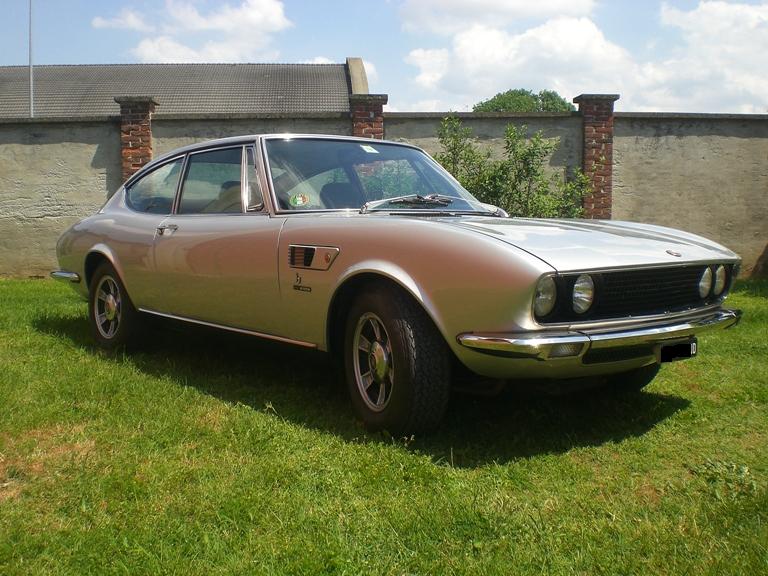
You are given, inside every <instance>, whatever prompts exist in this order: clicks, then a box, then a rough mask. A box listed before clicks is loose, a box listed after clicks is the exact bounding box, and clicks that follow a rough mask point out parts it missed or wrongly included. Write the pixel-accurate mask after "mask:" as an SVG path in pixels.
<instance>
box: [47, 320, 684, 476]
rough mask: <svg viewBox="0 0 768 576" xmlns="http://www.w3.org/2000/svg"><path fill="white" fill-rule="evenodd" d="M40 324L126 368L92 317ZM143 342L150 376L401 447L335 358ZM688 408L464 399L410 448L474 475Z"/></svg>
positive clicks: (208, 341) (647, 400)
mask: <svg viewBox="0 0 768 576" xmlns="http://www.w3.org/2000/svg"><path fill="white" fill-rule="evenodd" d="M32 324H33V327H34V328H35V329H36V330H38V331H39V332H42V333H46V334H52V335H55V336H57V337H65V338H67V339H69V340H70V341H71V342H72V343H73V344H75V345H76V346H78V347H80V348H82V349H84V350H86V351H88V352H89V353H92V354H98V355H100V356H102V357H103V358H104V359H105V361H123V360H122V358H123V357H122V355H119V356H114V357H112V356H110V355H108V354H105V353H104V352H102V351H101V350H99V349H98V348H97V347H96V346H95V344H94V342H93V340H92V338H91V336H90V332H89V327H88V323H87V321H86V319H85V318H84V317H72V316H69V317H64V316H62V317H57V316H40V317H38V318H36V319H34V320H33V323H32ZM143 342H144V344H143V345H142V346H141V347H139V348H138V349H136V350H132V351H130V352H129V358H130V361H131V363H132V364H133V365H134V366H136V367H137V368H138V369H139V370H141V371H142V372H144V373H146V374H149V375H153V376H157V377H168V378H171V379H175V380H177V381H178V382H179V383H180V384H182V385H187V386H193V387H194V388H196V389H198V390H200V391H201V392H204V393H205V394H209V395H211V396H213V397H215V398H218V399H220V400H221V401H224V402H229V403H238V404H242V405H245V406H250V407H251V408H253V409H254V410H263V409H264V408H265V406H270V409H272V410H274V411H275V412H277V413H278V414H279V415H280V417H282V418H285V419H286V420H288V421H291V422H294V423H297V424H300V425H302V426H306V427H308V428H311V429H315V430H319V431H322V432H325V433H331V434H335V435H337V436H339V437H341V438H343V439H345V440H347V441H350V442H367V441H382V440H385V441H389V442H391V441H392V439H391V438H387V437H386V436H385V435H379V434H366V433H365V431H364V430H363V429H362V427H361V425H360V423H359V422H357V421H356V419H355V418H354V417H353V414H352V408H351V405H350V403H349V400H348V398H347V395H346V390H345V388H344V386H343V384H341V374H340V370H339V369H338V366H337V365H336V364H335V363H334V362H333V361H332V358H331V357H330V356H329V355H327V354H324V353H321V352H317V351H313V350H306V349H301V348H297V347H294V346H289V345H285V344H280V343H276V342H270V341H265V340H260V339H257V338H253V337H249V336H242V335H238V334H233V333H228V332H224V331H220V330H214V329H209V328H202V327H197V326H189V325H187V324H183V323H178V322H170V321H156V322H151V323H150V327H149V328H148V331H147V334H146V337H145V338H144V339H143ZM689 404H690V403H689V401H688V400H686V399H684V398H681V397H678V396H673V395H667V394H659V393H649V392H638V393H633V394H626V395H615V394H605V393H600V392H597V391H591V392H579V393H576V394H573V395H566V396H555V397H552V396H546V395H542V394H540V393H533V392H532V391H531V390H528V389H526V388H525V387H521V388H517V389H515V388H512V389H509V388H508V389H507V390H506V391H505V392H504V393H502V394H501V395H499V396H497V397H492V398H489V397H477V396H472V395H467V394H464V393H459V394H455V395H454V398H453V400H452V401H451V403H450V405H449V408H448V412H447V414H446V417H445V419H444V422H443V424H442V425H441V427H440V428H439V429H438V430H437V431H435V432H433V433H431V434H429V435H424V436H421V437H417V438H415V439H413V440H412V441H409V442H404V443H402V445H403V447H404V449H408V450H416V451H418V452H419V453H421V454H427V455H429V456H430V457H431V458H432V459H433V460H435V461H436V462H440V463H446V464H450V465H453V466H457V467H467V468H474V467H478V466H483V465H487V464H490V463H494V462H495V463H504V462H508V461H510V460H514V459H516V458H521V457H529V456H535V455H538V454H552V453H562V452H565V451H568V450H569V449H571V448H574V447H584V446H598V445H601V444H604V443H607V442H619V441H621V440H623V439H626V438H631V437H636V436H641V435H643V434H645V433H646V432H648V431H649V430H651V429H653V428H654V427H655V426H657V425H658V424H659V423H660V422H663V421H664V420H666V419H667V418H669V417H670V416H672V415H673V414H675V413H677V412H679V411H681V410H684V409H685V408H686V407H687V406H688V405H689ZM406 446H407V448H406Z"/></svg>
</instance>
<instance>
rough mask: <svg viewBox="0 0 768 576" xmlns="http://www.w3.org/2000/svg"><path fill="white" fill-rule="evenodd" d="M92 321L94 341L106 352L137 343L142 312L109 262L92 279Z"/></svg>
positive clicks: (89, 303)
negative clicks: (138, 309)
mask: <svg viewBox="0 0 768 576" xmlns="http://www.w3.org/2000/svg"><path fill="white" fill-rule="evenodd" d="M88 318H89V320H90V324H91V333H92V334H93V338H94V340H96V343H97V344H98V345H99V346H100V347H102V348H105V349H107V350H114V349H116V348H121V347H125V346H130V345H131V344H133V343H134V342H135V340H136V337H137V335H138V332H139V325H140V318H139V312H138V311H137V310H136V308H134V306H133V303H132V302H131V299H130V298H129V297H128V293H127V292H126V290H125V286H124V285H123V282H122V280H120V276H118V274H117V272H116V271H115V269H114V267H113V266H112V265H111V264H110V263H109V262H103V263H102V264H100V265H99V266H98V268H96V271H95V272H94V274H93V277H92V278H91V285H90V289H89V297H88Z"/></svg>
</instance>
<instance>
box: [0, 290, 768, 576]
mask: <svg viewBox="0 0 768 576" xmlns="http://www.w3.org/2000/svg"><path fill="white" fill-rule="evenodd" d="M729 304H731V305H733V306H736V307H740V308H742V309H743V310H744V320H743V322H742V323H741V324H740V325H739V326H738V327H737V328H735V329H733V330H730V331H727V332H721V333H715V334H710V335H707V336H704V337H702V338H701V339H700V344H701V346H700V349H701V353H700V356H699V357H698V358H696V359H694V360H690V361H686V362H680V363H675V364H672V365H666V366H664V368H663V369H662V372H661V374H660V376H659V378H658V379H657V380H656V381H655V382H654V383H653V384H652V385H651V386H650V387H649V388H648V389H647V391H645V392H643V393H640V394H636V395H632V396H630V397H626V398H623V399H617V398H613V397H606V396H596V395H594V394H592V395H580V396H578V397H575V398H573V397H571V398H541V397H536V396H532V395H526V394H521V393H508V394H505V395H504V396H502V397H501V398H496V399H484V398H471V397H466V396H459V397H457V398H456V399H455V400H454V401H453V402H452V405H451V407H450V410H449V413H448V416H447V418H446V421H445V424H444V426H443V427H442V428H441V429H440V430H439V431H438V432H437V433H435V434H433V435H431V436H429V437H425V438H415V439H409V440H404V439H393V438H387V437H385V436H373V435H369V434H366V433H365V432H364V430H363V429H362V428H361V427H360V425H359V424H358V423H357V422H356V421H355V419H354V418H353V417H352V415H351V408H350V407H349V405H348V401H347V400H346V398H345V395H344V391H343V389H342V388H341V387H340V386H338V385H337V384H335V383H334V378H333V376H332V374H333V370H332V367H331V365H330V364H329V362H328V361H327V359H326V358H325V357H324V356H323V355H321V354H318V353H312V352H306V351H302V350H298V349H292V348H286V347H282V346H277V345H272V344H268V343H263V342H260V341H256V340H253V339H249V338H240V337H234V336H230V335H223V334H219V333H216V332H211V331H200V330H194V331H189V330H179V329H177V328H176V327H174V326H165V329H164V330H163V331H158V332H153V333H152V335H151V338H150V340H149V341H148V342H147V345H146V347H145V350H144V351H143V352H139V353H134V354H130V355H118V356H116V357H115V356H110V355H107V354H104V353H102V352H100V351H98V350H96V349H95V348H94V347H93V345H92V343H91V340H90V337H89V334H88V326H87V322H86V317H85V312H86V310H85V304H84V303H82V302H81V301H80V300H78V299H77V298H76V297H75V295H74V294H73V293H72V292H71V291H70V290H69V288H67V287H66V286H61V285H59V284H55V283H53V282H50V281H39V280H38V281H18V280H2V281H0V574H3V575H11V574H35V575H37V574H47V573H71V574H87V573H94V574H110V573H130V574H138V573H151V574H157V573H174V574H184V575H186V574H215V573H241V574H262V573H287V574H288V573H289V574H318V573H320V574H436V575H442V574H454V573H455V574H504V575H510V574H542V573H544V574H648V573H665V574H675V575H678V574H707V573H709V574H748V575H753V574H761V573H762V574H765V573H768V549H767V548H766V547H767V546H768V283H766V282H752V283H745V284H741V285H740V286H739V288H738V289H737V291H736V292H735V293H734V294H733V295H732V296H731V298H730V299H729Z"/></svg>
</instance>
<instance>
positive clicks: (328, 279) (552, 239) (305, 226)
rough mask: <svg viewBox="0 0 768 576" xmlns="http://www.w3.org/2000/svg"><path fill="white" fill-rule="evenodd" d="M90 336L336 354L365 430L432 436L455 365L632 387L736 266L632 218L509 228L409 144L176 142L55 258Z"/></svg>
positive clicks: (698, 317)
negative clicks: (177, 324) (160, 322)
mask: <svg viewBox="0 0 768 576" xmlns="http://www.w3.org/2000/svg"><path fill="white" fill-rule="evenodd" d="M57 253H58V261H59V265H60V269H59V270H57V271H55V272H53V273H52V276H53V277H55V278H58V279H62V280H65V281H67V282H70V283H71V285H72V286H73V287H74V288H75V289H76V290H77V291H78V292H79V293H80V294H81V295H82V296H83V297H85V298H87V299H88V303H89V307H88V311H89V321H90V323H91V326H92V331H93V336H94V338H95V340H96V342H97V343H98V344H99V345H100V346H103V347H104V348H108V349H113V348H116V347H122V346H126V345H129V344H130V343H131V342H132V341H135V339H136V337H137V335H138V334H139V329H140V328H141V323H142V319H143V318H144V317H146V315H156V316H162V317H167V318H174V319H177V320H183V321H187V322H192V323H195V324H204V325H206V326H213V327H218V328H222V329H225V330H232V331H235V332H240V333H244V334H251V335H254V336H260V337H263V338H270V339H273V340H279V341H281V342H288V343H291V344H296V345H298V346H305V347H310V348H316V349H320V350H324V351H328V352H332V353H334V354H338V355H340V357H341V358H343V362H344V367H345V374H346V381H347V385H348V388H349V393H350V396H351V398H352V403H353V405H354V408H355V410H356V412H357V414H358V415H359V417H360V418H361V419H362V420H363V421H364V422H365V424H366V425H367V426H369V427H370V428H372V429H388V430H389V431H391V432H392V433H396V434H402V433H411V432H415V431H419V430H425V429H429V428H433V427H434V426H436V425H437V424H438V423H439V422H440V420H441V417H442V416H443V413H444V411H445V408H446V404H447V402H448V399H449V395H450V392H451V381H452V378H451V376H452V374H451V373H452V370H453V371H455V370H456V369H458V370H460V371H466V370H467V369H468V371H470V372H471V373H475V374H477V375H480V376H483V377H489V378H494V379H505V380H515V379H525V380H531V379H535V380H540V381H543V382H553V383H555V381H564V380H567V381H570V380H578V381H579V382H584V381H585V380H588V381H591V382H594V383H596V384H599V385H603V386H608V387H612V388H613V389H624V390H637V389H639V388H642V387H643V386H645V385H646V384H648V383H649V382H650V381H651V380H652V379H653V378H654V376H655V375H656V373H657V372H658V370H659V366H660V364H661V363H662V362H667V361H671V360H677V359H681V358H689V357H691V356H694V355H695V354H696V352H697V348H696V347H697V340H696V336H697V334H699V333H700V332H702V331H705V330H710V329H715V328H727V327H729V326H732V325H734V324H736V323H737V321H738V319H739V316H740V312H739V311H737V310H728V309H725V308H723V306H722V305H723V301H724V300H725V298H726V295H727V294H728V290H729V288H730V287H731V285H732V283H733V280H734V278H735V276H736V274H737V269H738V266H739V262H740V260H739V257H738V256H737V255H736V254H734V253H733V252H731V251H730V250H728V249H727V248H725V247H723V246H720V245H719V244H716V243H714V242H711V241H709V240H707V239H705V238H702V237H700V236H696V235H693V234H688V233H686V232H681V231H679V230H672V229H669V228H662V227H659V226H650V225H644V224H636V223H631V222H616V221H598V220H534V219H525V218H510V217H508V216H507V214H505V213H504V212H503V211H502V210H499V209H498V208H495V207H493V206H489V205H487V204H483V203H481V202H479V201H478V200H477V199H475V198H474V197H473V196H472V195H471V194H469V193H468V192H467V191H466V190H464V189H463V188H462V187H461V185H460V184H459V183H458V182H457V181H456V180H455V179H454V178H452V177H451V175H450V174H448V173H447V172H446V171H445V170H444V169H443V168H442V167H441V166H440V165H439V164H437V163H436V162H435V161H434V160H433V159H432V158H430V157H429V156H428V155H427V154H426V153H424V152H423V151H422V150H420V149H419V148H415V147H413V146H410V145H406V144H400V143H394V142H386V141H374V140H369V139H357V138H347V137H339V136H318V135H302V136H299V135H285V134H278V135H263V136H244V137H238V138H228V139H224V140H216V141H210V142H204V143H201V144H196V145H193V146H189V147H186V148H181V149H179V150H176V151H174V152H171V153H170V154H167V155H165V156H163V157H162V158H158V159H157V160H155V161H153V162H152V163H150V164H149V165H147V166H146V167H144V168H143V169H142V170H141V171H139V172H138V173H137V174H136V175H134V176H133V177H132V178H130V179H129V180H128V181H127V182H126V183H125V185H124V186H122V187H121V188H120V190H118V191H117V193H116V194H114V195H113V196H112V197H111V198H110V199H109V200H108V201H107V202H106V204H105V205H104V206H103V207H102V208H101V209H100V210H99V211H98V212H97V213H96V214H94V215H93V216H90V217H88V218H85V219H84V220H82V221H80V222H79V223H77V224H75V225H74V226H72V227H71V228H70V229H69V230H67V231H66V232H65V233H64V234H63V235H62V237H61V239H60V240H59V243H58V247H57Z"/></svg>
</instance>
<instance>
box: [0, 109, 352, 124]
mask: <svg viewBox="0 0 768 576" xmlns="http://www.w3.org/2000/svg"><path fill="white" fill-rule="evenodd" d="M270 119H276V120H305V119H310V120H311V119H343V120H348V119H349V112H311V113H304V114H302V113H296V112H291V113H285V112H261V113H238V114H231V113H211V114H205V113H195V114H161V113H159V112H156V113H155V114H153V115H152V121H153V122H157V121H160V122H162V121H163V120H270ZM120 121H121V116H120V115H114V116H35V117H34V118H27V117H20V118H0V124H72V123H82V124H92V123H94V122H116V123H119V122H120Z"/></svg>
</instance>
